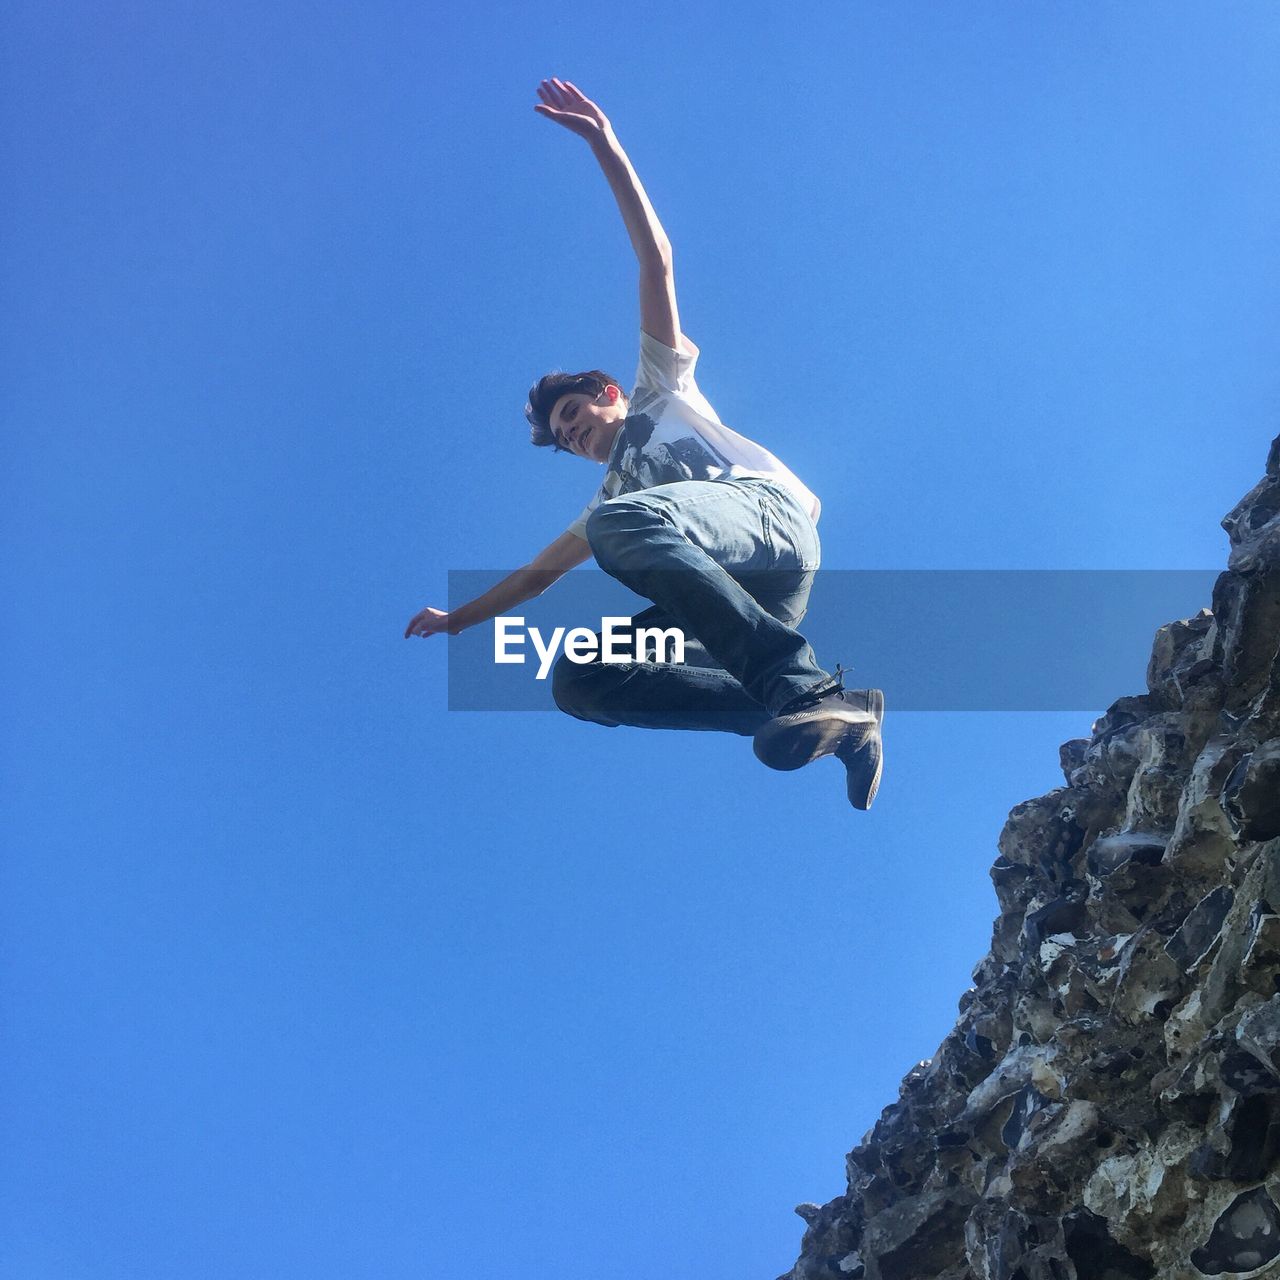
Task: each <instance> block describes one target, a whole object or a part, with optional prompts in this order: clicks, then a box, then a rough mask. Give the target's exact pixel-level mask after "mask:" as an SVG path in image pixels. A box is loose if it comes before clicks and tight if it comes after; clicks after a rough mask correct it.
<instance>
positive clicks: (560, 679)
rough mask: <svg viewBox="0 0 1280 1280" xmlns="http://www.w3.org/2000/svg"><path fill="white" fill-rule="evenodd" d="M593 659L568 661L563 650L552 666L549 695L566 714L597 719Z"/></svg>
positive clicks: (597, 691)
mask: <svg viewBox="0 0 1280 1280" xmlns="http://www.w3.org/2000/svg"><path fill="white" fill-rule="evenodd" d="M600 670H601V668H600V667H599V665H598V664H596V663H579V662H570V661H569V659H568V657H566V656H565V655H564V654H563V653H562V654H561V655H560V656H559V657H558V658H557V659H556V661H555V665H554V666H553V667H552V668H551V697H552V700H553V701H554V702H555V704H556V706H557V707H559V708H560V710H561V711H563V712H564V713H565V714H566V715H571V716H573V717H574V718H575V719H577V720H589V721H593V722H596V723H599V722H600V719H599V717H600V710H599V707H598V705H597V703H598V697H597V695H598V693H599V689H598V679H597V677H598V676H599V673H600Z"/></svg>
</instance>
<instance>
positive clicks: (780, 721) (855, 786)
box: [753, 667, 884, 809]
mask: <svg viewBox="0 0 1280 1280" xmlns="http://www.w3.org/2000/svg"><path fill="white" fill-rule="evenodd" d="M842 674H843V673H842V672H841V670H840V668H839V667H837V668H836V675H835V687H831V686H830V685H824V686H820V687H819V689H818V690H817V691H815V692H812V693H808V694H803V695H801V696H800V697H799V698H796V699H795V700H794V701H792V702H789V703H788V704H787V705H786V706H785V707H783V708H782V710H781V711H780V712H779V713H778V714H777V715H776V716H774V718H773V719H772V720H770V721H769V723H768V724H766V725H762V726H761V728H760V729H759V730H757V732H756V735H755V741H754V744H753V745H754V749H755V753H756V757H757V759H759V760H760V762H761V763H762V764H766V765H768V766H769V768H770V769H781V770H784V771H785V770H790V769H801V768H803V767H804V766H805V765H807V764H810V763H812V762H813V761H814V760H818V759H820V758H821V757H822V756H829V755H833V756H835V757H836V759H838V760H839V761H840V762H841V763H842V764H843V765H844V767H845V772H846V774H847V786H846V789H847V793H848V796H849V803H850V804H851V805H853V807H854V808H855V809H869V808H871V802H872V801H873V800H874V799H875V798H876V791H877V790H878V789H879V786H880V776H881V773H882V771H883V768H884V752H883V749H882V746H881V741H880V724H881V722H882V721H883V719H884V694H883V693H882V692H881V691H880V690H879V689H846V688H844V687H843V682H842V681H841V675H842ZM824 688H825V689H826V692H822V689H824Z"/></svg>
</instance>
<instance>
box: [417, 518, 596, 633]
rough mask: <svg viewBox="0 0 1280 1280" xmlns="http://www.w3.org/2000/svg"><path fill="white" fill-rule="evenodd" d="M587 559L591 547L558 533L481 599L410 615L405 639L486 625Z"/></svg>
mask: <svg viewBox="0 0 1280 1280" xmlns="http://www.w3.org/2000/svg"><path fill="white" fill-rule="evenodd" d="M590 556H591V546H590V544H589V543H588V542H587V540H586V539H585V538H579V537H578V535H577V534H576V533H562V534H561V535H560V536H559V537H558V538H557V539H556V540H555V541H554V542H553V543H551V544H550V546H547V547H544V548H543V549H542V550H541V551H539V552H538V554H537V555H536V556H534V558H533V559H532V560H530V561H529V563H528V564H527V565H525V566H524V567H523V568H520V569H517V570H516V571H515V572H514V573H509V574H507V576H506V577H505V578H503V579H502V581H501V582H499V583H497V584H496V585H494V586H492V587H490V588H489V590H488V591H486V592H485V593H484V595H482V596H477V597H476V598H475V599H474V600H471V601H468V602H467V603H466V604H464V605H460V606H459V607H458V608H457V609H455V610H454V611H453V612H452V613H446V612H445V611H444V610H443V609H433V608H432V607H431V606H430V605H428V606H427V607H426V608H425V609H423V610H422V611H421V613H416V614H414V616H413V617H412V618H410V619H409V625H408V626H407V627H405V629H404V635H405V639H406V640H407V639H408V638H409V637H410V636H434V635H439V634H440V633H441V632H442V631H447V632H448V633H449V634H450V635H452V636H456V635H457V634H458V632H459V631H465V630H466V628H467V627H474V626H476V625H477V624H478V623H481V622H488V621H489V619H490V618H496V617H498V616H499V615H500V614H504V613H506V612H507V610H508V609H514V608H515V607H516V606H517V605H521V604H524V602H525V601H526V600H532V599H533V597H534V596H540V595H541V594H542V593H543V592H544V591H545V590H546V589H547V588H548V587H549V586H551V584H552V583H553V582H556V581H557V580H558V579H560V578H562V577H564V575H565V574H566V573H568V572H569V570H570V569H572V568H573V567H574V566H575V565H579V564H581V563H582V562H583V561H584V560H587V559H589V558H590Z"/></svg>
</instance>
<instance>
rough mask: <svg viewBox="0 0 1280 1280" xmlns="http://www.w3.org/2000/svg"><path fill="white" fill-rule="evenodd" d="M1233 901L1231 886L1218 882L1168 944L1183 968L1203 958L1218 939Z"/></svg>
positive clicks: (1168, 950)
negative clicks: (1216, 886)
mask: <svg viewBox="0 0 1280 1280" xmlns="http://www.w3.org/2000/svg"><path fill="white" fill-rule="evenodd" d="M1234 901H1235V894H1234V893H1233V892H1232V891H1231V889H1229V888H1228V887H1227V886H1226V885H1219V886H1218V888H1216V889H1215V890H1214V891H1213V892H1212V893H1208V894H1206V895H1205V896H1204V897H1203V898H1201V899H1200V901H1199V902H1198V903H1196V905H1195V906H1194V907H1193V908H1192V910H1191V914H1190V915H1188V916H1187V918H1186V919H1185V920H1184V921H1183V922H1182V925H1181V927H1180V928H1179V929H1178V932H1177V933H1175V934H1174V935H1173V937H1172V938H1170V939H1169V941H1168V942H1167V943H1166V944H1165V951H1167V952H1168V953H1169V956H1170V958H1171V959H1172V960H1173V961H1174V963H1175V964H1177V965H1179V966H1180V967H1181V968H1183V969H1194V968H1195V966H1196V965H1197V964H1199V963H1200V961H1201V960H1203V959H1204V957H1205V955H1206V953H1207V952H1208V950H1209V948H1210V947H1211V946H1213V944H1214V943H1215V942H1216V941H1217V940H1218V933H1219V931H1220V930H1221V928H1222V922H1223V921H1224V920H1225V919H1226V918H1227V912H1228V911H1230V910H1231V904H1232V903H1233V902H1234Z"/></svg>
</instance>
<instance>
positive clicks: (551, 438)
mask: <svg viewBox="0 0 1280 1280" xmlns="http://www.w3.org/2000/svg"><path fill="white" fill-rule="evenodd" d="M610 385H612V386H615V387H621V386H622V383H620V382H619V381H618V379H617V378H615V377H613V375H612V374H608V373H605V371H604V370H603V369H589V370H588V371H587V372H586V373H559V372H556V373H548V374H546V375H544V376H543V377H541V378H539V379H538V381H537V382H535V383H534V384H533V386H531V387H530V388H529V403H528V404H526V405H525V407H524V416H525V417H526V418H528V419H529V439H530V440H532V441H533V443H534V444H536V445H539V446H543V445H551V446H552V447H553V448H554V449H555V450H556V452H557V453H559V452H561V449H560V445H559V444H558V443H557V442H556V433H555V432H554V431H552V430H551V411H552V410H553V409H554V408H555V407H556V401H558V400H559V399H560V398H561V397H562V396H568V395H573V394H574V393H575V392H579V391H581V392H585V393H586V394H587V395H591V396H598V395H599V394H600V393H601V392H602V391H603V390H604V389H605V387H607V386H610Z"/></svg>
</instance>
